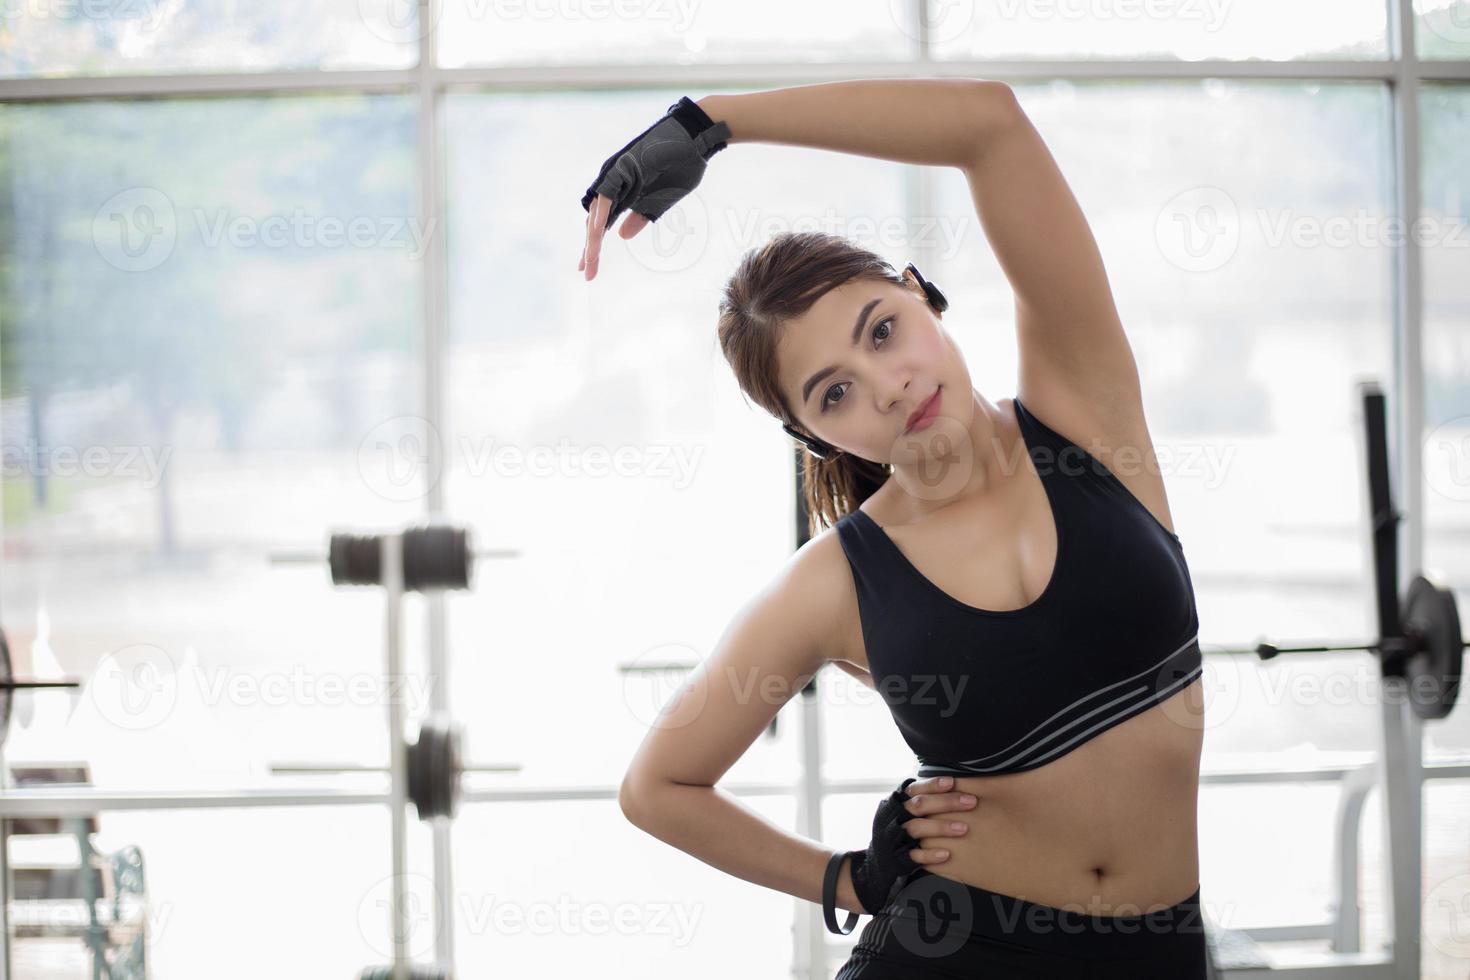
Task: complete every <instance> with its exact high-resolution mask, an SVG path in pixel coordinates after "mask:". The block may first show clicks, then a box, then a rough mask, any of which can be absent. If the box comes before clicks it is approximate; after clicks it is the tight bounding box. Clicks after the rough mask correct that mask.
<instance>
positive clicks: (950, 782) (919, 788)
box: [904, 776, 954, 796]
mask: <svg viewBox="0 0 1470 980" xmlns="http://www.w3.org/2000/svg"><path fill="white" fill-rule="evenodd" d="M951 789H954V777H953V776H930V777H929V778H928V779H916V780H914V781H913V782H912V783H909V785H908V788H907V789H905V790H904V792H905V793H907V794H908V795H910V796H919V795H920V794H923V793H943V792H946V791H948V790H951Z"/></svg>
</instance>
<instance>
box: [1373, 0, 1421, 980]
mask: <svg viewBox="0 0 1470 980" xmlns="http://www.w3.org/2000/svg"><path fill="white" fill-rule="evenodd" d="M1389 12H1390V22H1389V25H1388V36H1389V55H1390V57H1392V58H1393V59H1394V77H1393V80H1392V82H1391V85H1392V90H1393V141H1394V161H1395V178H1396V179H1395V180H1394V208H1393V213H1395V214H1397V215H1398V216H1399V218H1400V220H1401V221H1402V222H1403V224H1404V228H1405V234H1404V237H1403V241H1402V242H1401V243H1400V244H1399V245H1398V246H1397V248H1396V250H1395V252H1394V260H1395V261H1394V281H1395V287H1396V288H1395V290H1394V294H1395V311H1394V312H1395V317H1394V320H1395V324H1394V325H1395V329H1394V331H1393V338H1394V344H1393V353H1394V357H1393V362H1394V365H1393V366H1394V386H1393V390H1394V394H1395V395H1396V396H1397V397H1395V398H1392V399H1391V400H1390V402H1389V405H1390V407H1391V408H1392V409H1393V415H1392V416H1391V419H1390V423H1391V424H1390V428H1389V431H1391V432H1392V433H1393V434H1394V438H1393V439H1391V440H1390V441H1389V453H1390V457H1389V458H1390V461H1391V466H1392V470H1391V471H1392V472H1393V473H1394V476H1395V479H1394V481H1393V482H1394V483H1395V484H1397V486H1398V493H1399V496H1400V498H1401V499H1402V501H1403V503H1402V508H1401V509H1402V511H1403V515H1404V521H1403V525H1402V527H1401V530H1402V532H1403V533H1402V534H1401V535H1400V536H1399V538H1398V541H1399V544H1400V558H1401V560H1400V561H1399V563H1398V575H1397V582H1396V583H1395V585H1396V588H1395V592H1396V593H1397V594H1398V595H1400V596H1402V595H1404V594H1406V592H1407V589H1408V583H1409V580H1410V578H1411V577H1412V575H1413V572H1414V570H1416V569H1419V568H1422V567H1423V541H1424V493H1423V479H1422V477H1423V471H1422V465H1421V458H1420V457H1421V449H1420V439H1421V437H1422V436H1421V434H1422V432H1423V430H1424V387H1423V353H1422V337H1423V326H1424V319H1423V314H1424V305H1423V298H1424V292H1423V289H1424V284H1423V279H1422V255H1421V253H1420V251H1419V243H1418V236H1417V235H1415V234H1414V228H1415V226H1416V225H1417V222H1418V220H1419V214H1420V205H1421V195H1420V171H1419V155H1420V153H1419V151H1420V147H1419V56H1418V52H1417V51H1416V50H1415V43H1414V31H1415V22H1414V9H1413V4H1412V3H1410V2H1409V0H1391V2H1390V3H1389ZM1395 690H1396V691H1397V690H1398V687H1397V686H1396V687H1395ZM1394 700H1395V701H1396V702H1397V703H1396V704H1393V705H1389V704H1387V703H1385V705H1384V706H1383V712H1382V714H1383V722H1384V725H1385V732H1384V735H1385V748H1386V749H1387V748H1388V746H1389V745H1392V744H1394V743H1397V758H1395V759H1392V760H1385V761H1386V762H1389V763H1390V764H1391V765H1390V773H1389V774H1390V775H1391V776H1392V775H1397V778H1396V779H1391V780H1390V782H1388V783H1385V786H1389V787H1393V788H1395V789H1397V790H1398V794H1399V797H1400V798H1399V799H1397V800H1395V799H1393V798H1392V797H1391V796H1390V798H1389V799H1387V800H1386V803H1387V804H1388V809H1389V811H1390V813H1391V814H1392V819H1391V820H1390V821H1389V825H1390V826H1391V827H1392V828H1393V832H1392V837H1393V839H1392V840H1391V841H1390V845H1391V847H1392V855H1391V864H1392V872H1393V877H1392V880H1393V885H1394V889H1393V943H1394V963H1395V970H1396V972H1397V975H1398V976H1399V977H1400V978H1401V980H1417V978H1418V977H1419V973H1420V929H1421V911H1422V910H1421V909H1420V900H1421V892H1422V888H1423V885H1422V882H1421V878H1420V876H1421V865H1422V862H1423V851H1422V848H1423V828H1422V826H1421V820H1422V812H1423V785H1424V781H1423V748H1424V742H1423V723H1422V721H1421V720H1420V719H1419V717H1418V715H1416V714H1415V713H1414V712H1413V710H1411V708H1410V706H1409V704H1408V703H1407V699H1406V698H1396V699H1394ZM1394 769H1397V770H1398V771H1397V773H1396V774H1395V773H1394V772H1393V770H1394Z"/></svg>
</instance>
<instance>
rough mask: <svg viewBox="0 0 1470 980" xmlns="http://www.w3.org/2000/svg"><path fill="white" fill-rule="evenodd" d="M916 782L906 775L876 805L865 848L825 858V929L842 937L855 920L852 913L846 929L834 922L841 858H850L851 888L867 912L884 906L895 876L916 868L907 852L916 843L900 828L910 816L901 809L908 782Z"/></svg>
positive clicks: (855, 917) (892, 888) (891, 890)
mask: <svg viewBox="0 0 1470 980" xmlns="http://www.w3.org/2000/svg"><path fill="white" fill-rule="evenodd" d="M917 781H918V780H917V778H916V777H914V776H910V777H909V778H908V779H905V780H904V781H903V782H902V783H899V785H898V789H896V790H894V791H893V792H892V793H889V794H888V796H887V797H886V798H885V799H884V800H883V801H882V802H881V803H879V804H878V810H877V812H876V813H874V815H873V839H872V840H871V841H870V842H869V843H868V847H867V849H866V850H862V851H838V852H836V853H835V854H833V855H832V858H831V859H830V860H829V862H828V873H827V881H826V887H824V889H823V894H822V912H823V914H824V916H825V918H826V921H827V929H828V931H829V932H835V933H837V934H838V935H839V936H845V935H847V934H848V933H849V932H851V931H852V928H853V925H854V923H855V922H856V921H857V916H856V915H855V914H854V915H852V916H851V917H850V918H849V919H848V921H847V924H846V928H842V927H839V926H838V925H837V914H836V907H835V906H836V879H837V875H836V871H837V869H839V868H840V867H841V864H842V858H844V857H848V856H850V857H851V858H852V887H853V891H854V892H856V894H857V897H858V901H859V902H861V903H862V906H863V911H864V912H866V913H867V914H868V915H872V914H874V913H875V912H877V911H878V910H879V909H881V908H882V907H883V906H884V905H887V904H888V899H889V898H890V897H892V894H893V890H894V888H895V886H896V885H897V884H898V881H899V879H900V878H902V877H903V876H904V875H906V874H908V873H909V872H911V871H913V870H914V869H916V868H918V867H919V864H918V862H916V861H915V860H914V859H913V858H911V857H909V851H911V850H913V849H914V848H915V847H918V845H919V842H918V841H916V840H914V838H913V837H912V836H910V835H909V832H908V831H907V830H906V829H904V824H906V823H907V822H908V821H910V820H912V819H914V815H913V814H912V813H909V812H908V810H906V809H904V803H905V802H907V801H908V799H909V795H908V792H907V790H908V788H909V784H910V783H913V782H917Z"/></svg>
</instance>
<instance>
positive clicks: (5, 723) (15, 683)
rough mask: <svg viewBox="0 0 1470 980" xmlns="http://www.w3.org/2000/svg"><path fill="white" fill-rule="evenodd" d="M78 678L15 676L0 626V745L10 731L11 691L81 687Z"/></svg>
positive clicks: (8, 644)
mask: <svg viewBox="0 0 1470 980" xmlns="http://www.w3.org/2000/svg"><path fill="white" fill-rule="evenodd" d="M81 686H82V682H81V681H78V680H71V679H63V680H59V681H38V680H36V679H35V678H33V677H16V676H14V674H13V673H12V670H11V666H10V641H9V640H7V639H6V638H5V630H4V629H3V628H0V746H4V745H5V736H6V735H8V734H9V733H10V700H11V693H10V692H11V691H29V690H35V689H37V688H43V687H81Z"/></svg>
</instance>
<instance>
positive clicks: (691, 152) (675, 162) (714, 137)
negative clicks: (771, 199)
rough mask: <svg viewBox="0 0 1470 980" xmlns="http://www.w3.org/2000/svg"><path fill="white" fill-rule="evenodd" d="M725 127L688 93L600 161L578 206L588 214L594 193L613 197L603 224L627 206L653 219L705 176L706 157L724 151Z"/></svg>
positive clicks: (614, 218)
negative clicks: (598, 169) (616, 150)
mask: <svg viewBox="0 0 1470 980" xmlns="http://www.w3.org/2000/svg"><path fill="white" fill-rule="evenodd" d="M729 138H730V127H729V126H727V125H725V124H724V123H723V122H715V121H714V120H713V119H711V118H710V117H709V114H708V113H707V112H705V111H704V110H703V109H701V108H700V107H699V105H698V104H697V103H695V102H693V101H692V100H691V99H690V98H689V97H688V96H687V95H686V96H684V97H683V98H681V99H680V100H679V101H678V102H675V103H674V104H673V105H671V106H669V108H668V111H667V112H665V113H664V115H663V117H662V118H661V119H659V120H658V121H657V122H655V123H654V124H653V125H652V126H649V127H648V128H647V129H645V130H644V131H643V132H641V133H639V134H638V135H637V136H635V137H633V139H632V140H630V141H629V142H628V145H627V146H625V147H623V148H622V149H621V150H619V151H618V152H616V153H614V154H613V155H612V156H610V157H608V158H607V160H605V161H604V162H603V164H602V170H601V171H600V172H599V173H598V174H597V179H596V180H594V181H593V182H592V184H591V186H590V187H588V188H587V193H585V194H583V195H582V210H584V211H587V212H588V213H591V211H592V201H593V200H594V199H595V198H596V197H597V195H598V194H606V195H607V196H608V197H609V198H611V199H612V208H611V209H609V211H608V215H607V224H606V225H605V226H604V227H605V228H611V227H612V223H613V221H614V220H616V218H617V217H618V215H620V214H622V213H623V212H624V211H626V210H628V209H629V208H632V209H633V210H634V211H636V212H637V213H638V214H641V215H643V216H644V217H645V218H647V219H648V220H649V221H657V220H658V219H659V218H660V217H662V216H663V214H664V212H665V211H667V210H668V209H669V208H671V207H673V206H674V205H675V204H677V203H678V202H679V199H680V198H682V197H684V195H686V194H688V193H689V192H690V191H692V190H694V188H696V187H698V186H699V182H700V181H701V180H702V179H703V178H704V170H705V165H706V162H707V161H708V160H709V158H710V157H712V156H714V155H715V154H716V153H718V152H720V151H721V150H723V149H724V148H725V147H726V146H727V145H728V144H727V143H726V140H728V139H729Z"/></svg>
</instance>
